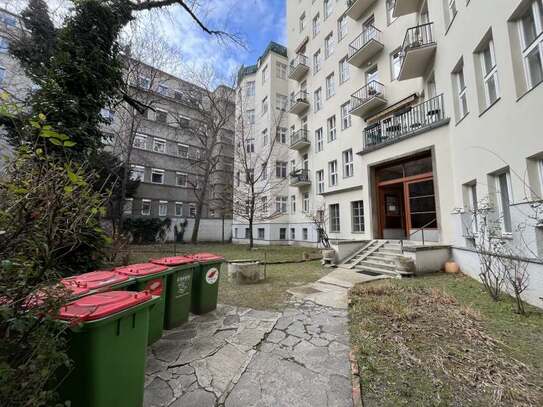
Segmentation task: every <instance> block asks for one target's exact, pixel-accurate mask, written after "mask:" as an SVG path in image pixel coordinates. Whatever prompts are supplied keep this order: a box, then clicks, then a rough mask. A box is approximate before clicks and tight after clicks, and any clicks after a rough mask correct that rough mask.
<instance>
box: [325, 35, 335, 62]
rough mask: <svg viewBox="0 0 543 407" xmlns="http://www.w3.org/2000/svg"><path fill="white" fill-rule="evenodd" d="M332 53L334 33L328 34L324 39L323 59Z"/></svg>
mask: <svg viewBox="0 0 543 407" xmlns="http://www.w3.org/2000/svg"><path fill="white" fill-rule="evenodd" d="M333 53H334V33H330V34H328V35H327V36H326V38H325V39H324V57H325V58H328V57H329V56H330V55H332V54H333Z"/></svg>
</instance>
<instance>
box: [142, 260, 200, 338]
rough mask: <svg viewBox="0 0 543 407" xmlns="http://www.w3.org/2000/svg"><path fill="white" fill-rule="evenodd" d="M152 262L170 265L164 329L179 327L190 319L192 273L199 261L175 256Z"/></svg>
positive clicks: (152, 261)
mask: <svg viewBox="0 0 543 407" xmlns="http://www.w3.org/2000/svg"><path fill="white" fill-rule="evenodd" d="M151 263H154V264H159V265H162V266H168V267H170V271H171V273H170V274H169V275H168V282H167V284H166V305H165V312H164V329H173V328H177V327H178V326H180V325H181V324H183V323H184V322H187V321H188V319H189V311H190V298H191V289H192V275H193V272H194V269H195V268H198V267H199V265H198V263H195V262H194V259H193V258H192V257H185V256H174V257H164V258H162V259H155V260H151Z"/></svg>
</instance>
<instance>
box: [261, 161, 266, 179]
mask: <svg viewBox="0 0 543 407" xmlns="http://www.w3.org/2000/svg"><path fill="white" fill-rule="evenodd" d="M260 174H261V176H260V178H261V179H262V180H267V179H268V163H263V164H262V166H261V170H260Z"/></svg>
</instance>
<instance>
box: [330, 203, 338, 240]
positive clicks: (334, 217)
mask: <svg viewBox="0 0 543 407" xmlns="http://www.w3.org/2000/svg"><path fill="white" fill-rule="evenodd" d="M329 215H330V232H332V233H337V232H339V204H332V205H330V206H329Z"/></svg>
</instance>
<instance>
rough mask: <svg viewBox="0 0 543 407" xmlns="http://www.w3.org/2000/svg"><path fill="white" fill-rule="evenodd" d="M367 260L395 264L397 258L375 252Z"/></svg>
mask: <svg viewBox="0 0 543 407" xmlns="http://www.w3.org/2000/svg"><path fill="white" fill-rule="evenodd" d="M366 260H370V261H380V262H381V263H387V264H394V263H396V259H395V258H393V257H388V256H379V253H373V254H372V255H371V256H368V257H367V258H366Z"/></svg>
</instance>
